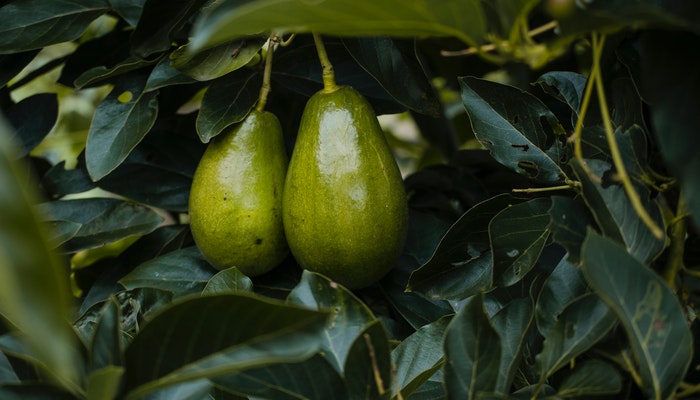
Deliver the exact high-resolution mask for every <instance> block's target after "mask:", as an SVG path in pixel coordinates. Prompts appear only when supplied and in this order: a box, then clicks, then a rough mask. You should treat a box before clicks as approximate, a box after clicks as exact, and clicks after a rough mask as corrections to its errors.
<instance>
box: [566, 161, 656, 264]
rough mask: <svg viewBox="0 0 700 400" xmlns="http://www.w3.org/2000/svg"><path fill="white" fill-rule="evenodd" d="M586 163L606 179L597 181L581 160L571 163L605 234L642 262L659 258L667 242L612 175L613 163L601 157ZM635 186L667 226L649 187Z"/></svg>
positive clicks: (644, 204) (651, 210) (585, 196)
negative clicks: (652, 227) (640, 212)
mask: <svg viewBox="0 0 700 400" xmlns="http://www.w3.org/2000/svg"><path fill="white" fill-rule="evenodd" d="M586 164H587V165H588V167H589V168H590V170H591V171H592V172H593V173H594V174H595V175H596V176H598V177H600V178H601V179H602V182H601V183H598V182H595V181H594V180H593V179H592V178H591V177H590V175H588V173H586V171H585V170H583V168H582V167H581V166H580V164H579V163H578V161H577V160H575V159H573V160H571V163H570V165H571V166H572V167H573V169H574V172H575V173H576V175H577V176H578V179H579V180H580V181H581V188H582V193H583V199H584V200H585V202H586V204H587V205H588V209H589V210H590V211H591V212H592V213H593V216H594V217H595V220H596V222H598V226H599V227H600V229H601V231H602V232H603V234H605V236H607V237H609V238H611V239H613V240H615V241H618V242H621V243H623V244H625V246H626V247H627V249H629V251H630V254H632V255H634V256H635V257H637V259H639V260H640V261H643V262H649V261H651V260H653V259H654V258H656V257H657V255H658V254H659V253H660V252H661V251H662V250H663V247H664V241H663V240H659V239H657V238H656V237H655V236H654V235H653V233H652V232H651V231H650V230H649V228H648V227H647V226H646V225H645V224H644V223H643V222H642V220H641V219H640V218H639V216H638V215H637V212H636V211H635V210H634V208H633V206H632V203H631V201H630V200H629V197H627V194H626V193H625V190H624V189H623V188H622V185H621V184H620V183H618V182H615V181H613V178H612V177H610V174H611V173H612V167H611V165H610V164H608V163H606V162H604V161H600V160H586ZM635 189H636V190H637V193H639V196H640V197H641V201H642V205H643V206H644V208H645V209H646V210H647V212H648V213H649V214H650V215H651V217H652V218H653V219H654V220H655V221H656V223H657V224H658V225H659V226H664V223H663V218H662V216H661V211H660V210H659V207H658V206H657V204H656V203H655V202H654V201H653V200H650V199H649V189H647V188H646V187H644V186H641V185H635Z"/></svg>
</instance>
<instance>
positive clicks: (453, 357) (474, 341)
mask: <svg viewBox="0 0 700 400" xmlns="http://www.w3.org/2000/svg"><path fill="white" fill-rule="evenodd" d="M444 346H445V361H446V362H445V369H444V371H445V388H446V390H447V398H448V399H460V400H463V399H470V400H471V399H476V398H477V393H478V392H481V391H487V392H489V391H493V390H494V388H495V387H496V384H497V382H498V375H499V362H500V358H501V351H502V350H501V340H500V336H499V334H498V331H496V330H495V329H494V327H493V326H492V325H491V322H490V321H489V317H488V315H487V314H486V311H485V310H484V300H483V296H482V295H477V296H474V297H473V298H472V299H471V300H469V301H468V302H467V303H466V304H465V305H464V308H462V309H461V310H460V311H459V312H458V313H457V315H456V316H455V317H454V318H453V319H452V322H450V325H449V326H448V327H447V332H446V333H445V343H444Z"/></svg>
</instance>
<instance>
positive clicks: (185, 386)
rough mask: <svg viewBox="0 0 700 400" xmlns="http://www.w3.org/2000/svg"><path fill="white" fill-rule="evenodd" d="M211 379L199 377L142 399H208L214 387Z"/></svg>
mask: <svg viewBox="0 0 700 400" xmlns="http://www.w3.org/2000/svg"><path fill="white" fill-rule="evenodd" d="M212 386H213V385H212V383H211V381H210V380H209V379H204V378H202V379H197V380H194V381H189V382H184V383H180V384H177V385H173V386H170V387H167V388H165V389H161V390H158V391H157V392H154V393H151V394H149V395H147V396H144V397H142V398H141V400H208V399H210V397H209V392H210V391H211V389H212Z"/></svg>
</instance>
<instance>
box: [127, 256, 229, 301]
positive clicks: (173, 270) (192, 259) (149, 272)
mask: <svg viewBox="0 0 700 400" xmlns="http://www.w3.org/2000/svg"><path fill="white" fill-rule="evenodd" d="M215 273H216V270H215V269H214V268H213V267H212V266H211V265H210V264H209V263H208V262H207V260H205V259H204V257H203V256H202V253H200V251H199V249H198V248H197V247H196V246H191V247H186V248H184V249H180V250H175V251H173V252H170V253H168V254H165V255H162V256H160V257H157V258H154V259H152V260H149V261H147V262H145V263H143V264H141V265H139V266H138V267H136V269H134V270H133V271H131V273H129V274H128V275H127V276H125V277H123V278H122V279H120V280H119V283H120V284H122V285H123V286H124V287H125V288H127V289H137V288H144V287H147V288H154V289H161V290H168V291H171V292H172V293H173V295H174V296H175V297H181V296H185V295H188V294H193V293H199V292H201V291H202V290H203V289H204V287H205V286H206V285H207V282H209V279H211V278H212V277H213V276H214V274H215Z"/></svg>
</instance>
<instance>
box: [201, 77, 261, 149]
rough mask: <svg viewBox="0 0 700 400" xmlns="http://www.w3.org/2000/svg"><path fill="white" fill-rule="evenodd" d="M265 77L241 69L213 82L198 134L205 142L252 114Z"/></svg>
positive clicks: (203, 101)
mask: <svg viewBox="0 0 700 400" xmlns="http://www.w3.org/2000/svg"><path fill="white" fill-rule="evenodd" d="M261 85H262V76H260V74H258V73H254V72H251V71H248V70H239V71H236V72H234V73H232V74H229V75H226V76H224V77H222V78H220V79H217V80H215V81H213V82H212V85H211V86H210V87H209V89H207V91H206V92H205V93H204V98H203V99H202V107H201V109H200V110H199V114H197V133H198V134H199V138H200V139H201V140H202V142H203V143H209V141H210V140H211V139H212V138H213V137H214V136H216V135H218V134H219V133H221V131H223V130H224V129H226V128H227V127H228V126H230V125H233V124H235V123H237V122H240V121H242V120H243V118H245V116H246V115H248V112H249V111H250V109H251V108H253V106H254V105H255V102H256V101H257V100H258V95H259V94H260V86H261Z"/></svg>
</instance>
